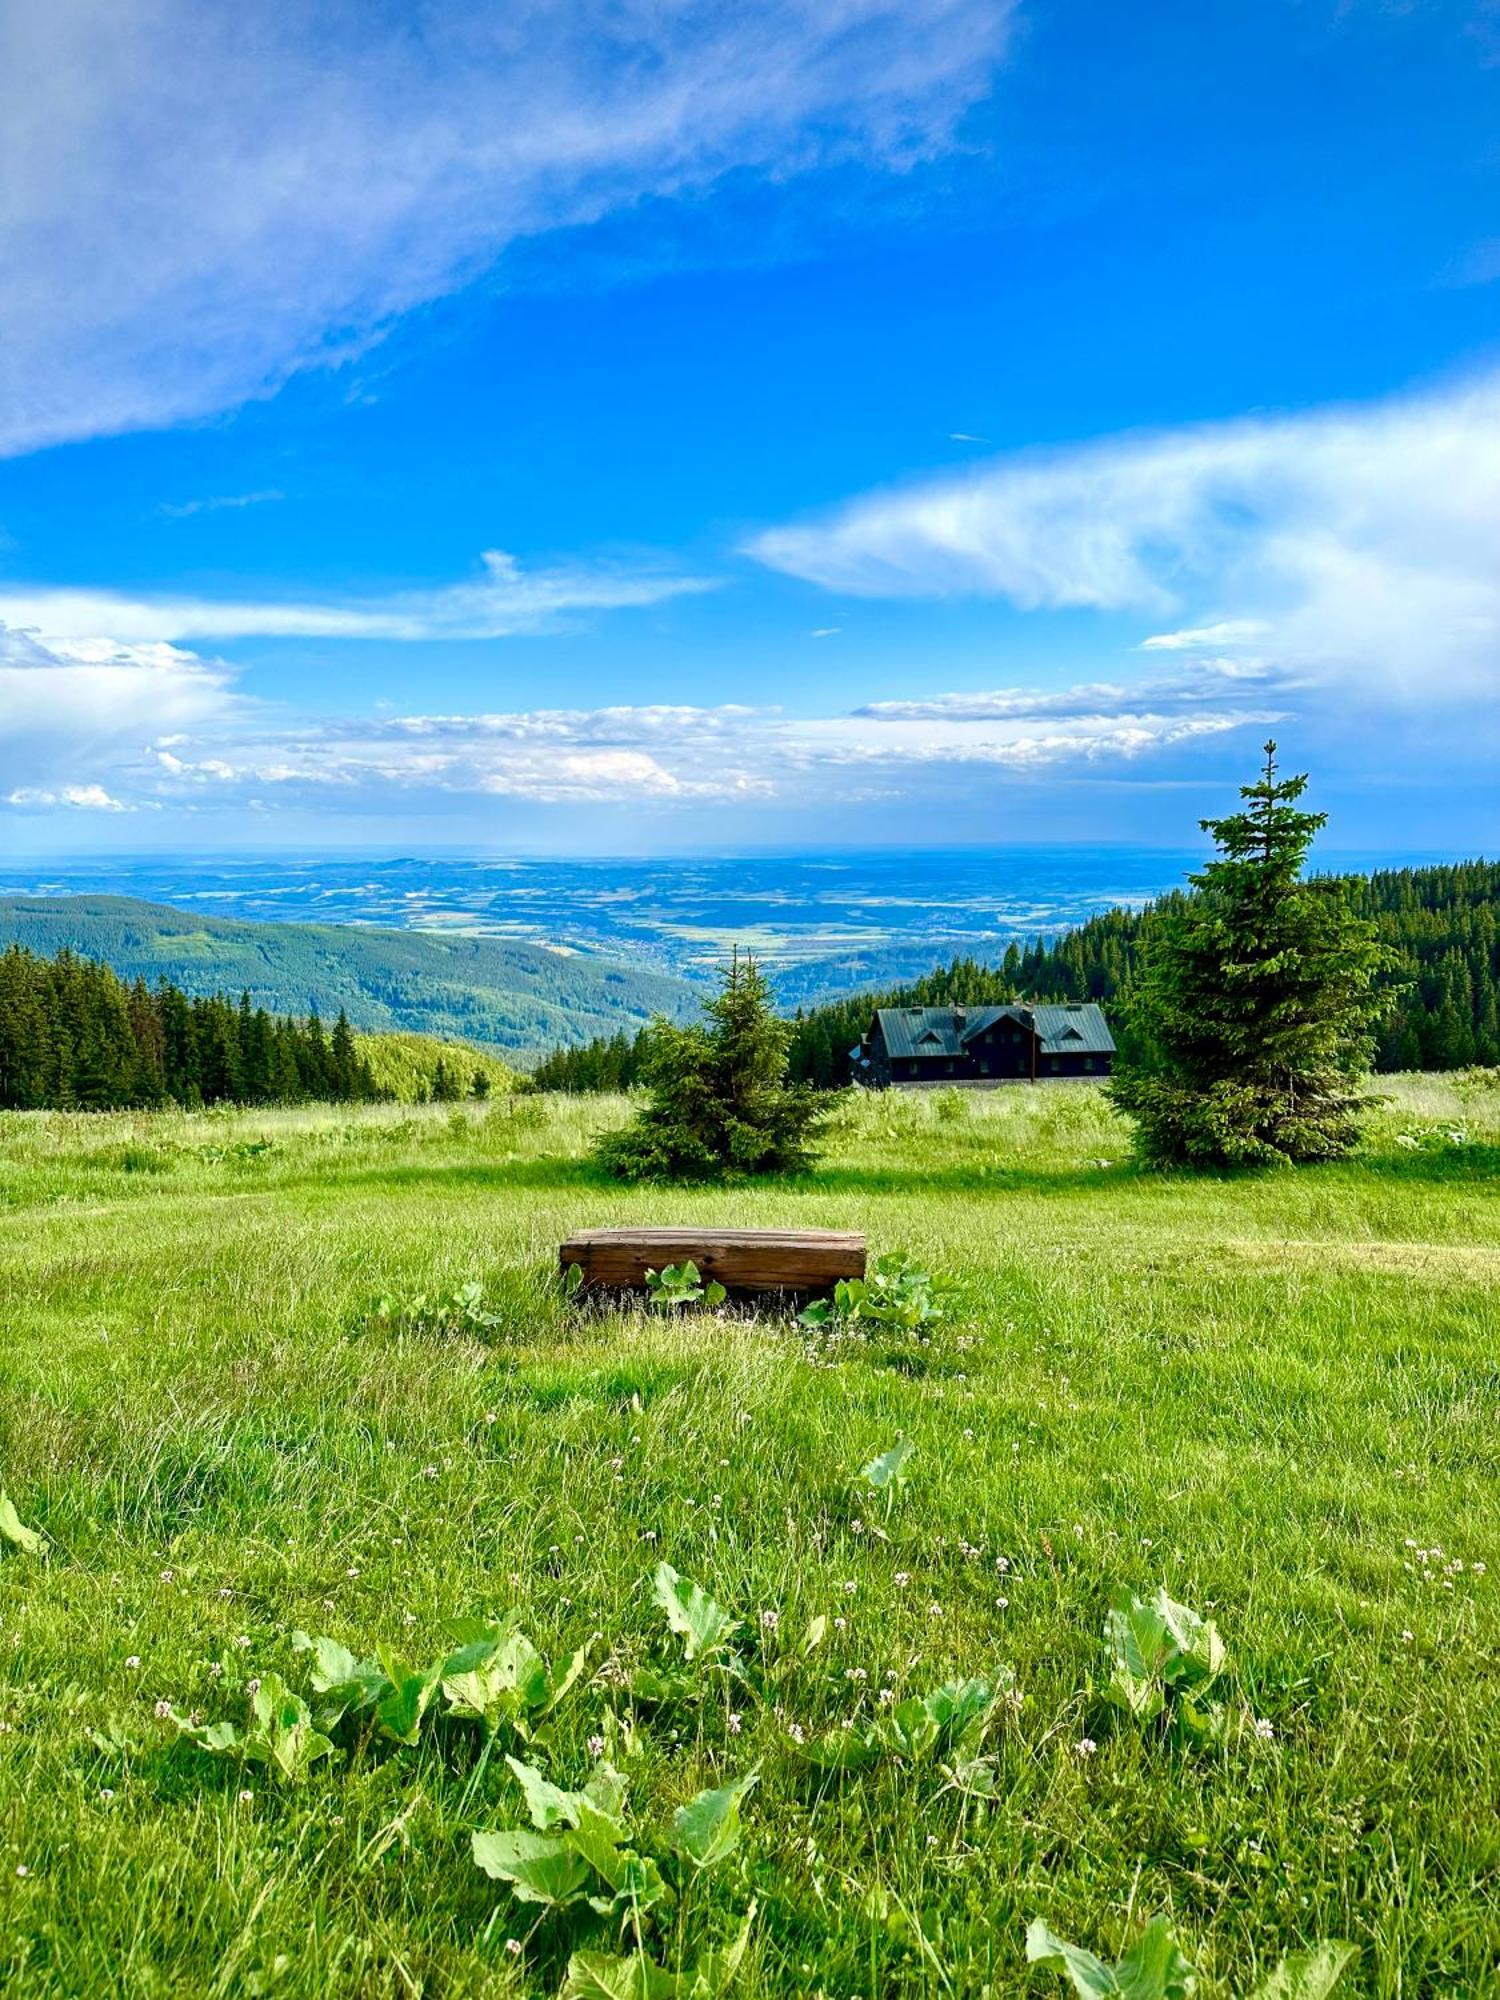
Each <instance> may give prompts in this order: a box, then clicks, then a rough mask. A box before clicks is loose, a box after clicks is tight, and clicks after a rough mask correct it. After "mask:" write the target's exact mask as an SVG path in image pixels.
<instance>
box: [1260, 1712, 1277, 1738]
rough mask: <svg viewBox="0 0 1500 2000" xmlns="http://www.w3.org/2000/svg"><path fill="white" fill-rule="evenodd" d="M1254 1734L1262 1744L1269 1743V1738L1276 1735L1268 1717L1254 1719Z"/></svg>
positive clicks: (1273, 1725) (1261, 1716)
mask: <svg viewBox="0 0 1500 2000" xmlns="http://www.w3.org/2000/svg"><path fill="white" fill-rule="evenodd" d="M1255 1733H1256V1735H1257V1736H1258V1737H1259V1738H1260V1739H1261V1741H1262V1742H1263V1743H1269V1742H1270V1740H1271V1738H1272V1737H1273V1736H1274V1735H1275V1734H1276V1727H1275V1724H1274V1723H1272V1722H1271V1720H1270V1718H1269V1717H1267V1716H1264V1715H1258V1716H1257V1717H1256V1718H1255Z"/></svg>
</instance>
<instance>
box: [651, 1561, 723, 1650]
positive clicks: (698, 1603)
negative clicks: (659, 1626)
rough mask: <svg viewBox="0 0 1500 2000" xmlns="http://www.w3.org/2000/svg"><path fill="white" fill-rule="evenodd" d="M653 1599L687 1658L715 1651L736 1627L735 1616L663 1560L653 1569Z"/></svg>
mask: <svg viewBox="0 0 1500 2000" xmlns="http://www.w3.org/2000/svg"><path fill="white" fill-rule="evenodd" d="M656 1601H657V1603H658V1604H660V1606H661V1608H662V1610H663V1611H665V1612H666V1614H667V1623H668V1624H669V1625H670V1626H671V1628H672V1630H673V1631H674V1632H676V1633H677V1634H678V1635H679V1636H680V1637H681V1639H682V1641H683V1655H684V1657H685V1658H687V1659H689V1660H697V1659H702V1658H704V1657H705V1656H706V1655H708V1654H711V1653H716V1652H717V1651H718V1650H719V1648H720V1647H721V1646H722V1645H724V1644H725V1642H726V1641H727V1640H728V1639H729V1637H730V1636H731V1634H732V1633H734V1632H736V1631H738V1629H739V1621H738V1619H735V1618H731V1617H730V1615H729V1613H728V1612H727V1611H724V1610H722V1609H721V1608H720V1606H719V1605H717V1604H715V1602H714V1600H713V1599H712V1598H711V1597H710V1596H709V1595H708V1593H707V1591H704V1590H700V1589H699V1588H698V1586H697V1584H696V1583H690V1582H689V1581H688V1579H687V1578H686V1577H685V1576H679V1575H678V1574H677V1572H676V1570H675V1569H673V1567H672V1565H671V1564H670V1563H666V1562H664V1563H662V1564H660V1566H659V1567H658V1569H657V1572H656Z"/></svg>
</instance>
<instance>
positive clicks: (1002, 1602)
mask: <svg viewBox="0 0 1500 2000" xmlns="http://www.w3.org/2000/svg"><path fill="white" fill-rule="evenodd" d="M1009 1603H1010V1599H1009V1598H1008V1597H997V1598H996V1599H995V1609H996V1610H997V1611H1004V1610H1005V1608H1006V1606H1007V1605H1008V1604H1009Z"/></svg>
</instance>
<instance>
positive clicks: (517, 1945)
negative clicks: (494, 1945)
mask: <svg viewBox="0 0 1500 2000" xmlns="http://www.w3.org/2000/svg"><path fill="white" fill-rule="evenodd" d="M505 1949H506V1950H507V1951H508V1952H509V1953H510V1955H511V1957H512V1958H519V1957H520V1956H521V1940H520V1939H519V1938H507V1939H506V1940H505Z"/></svg>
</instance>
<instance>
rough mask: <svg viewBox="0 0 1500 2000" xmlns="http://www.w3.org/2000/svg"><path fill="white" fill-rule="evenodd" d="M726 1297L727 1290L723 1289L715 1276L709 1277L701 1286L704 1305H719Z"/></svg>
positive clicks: (727, 1295)
mask: <svg viewBox="0 0 1500 2000" xmlns="http://www.w3.org/2000/svg"><path fill="white" fill-rule="evenodd" d="M728 1297H729V1294H728V1292H726V1291H725V1289H724V1287H723V1286H722V1285H721V1284H720V1283H719V1281H718V1279H717V1278H710V1280H709V1282H708V1283H707V1284H706V1285H705V1286H704V1287H703V1303H704V1304H705V1305H708V1306H721V1305H723V1303H724V1301H725V1300H726V1299H727V1298H728Z"/></svg>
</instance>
